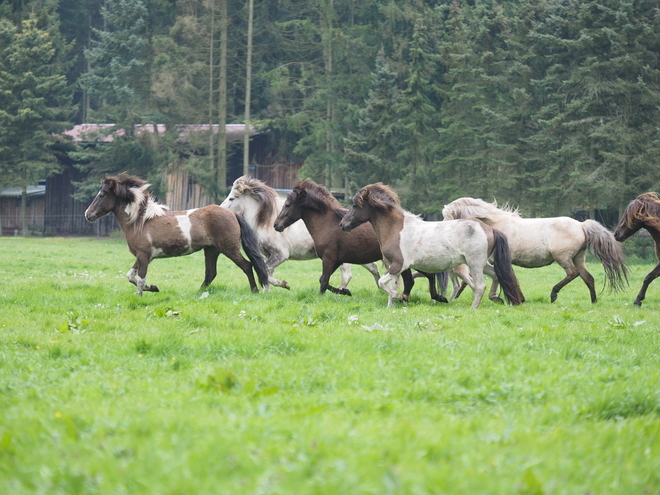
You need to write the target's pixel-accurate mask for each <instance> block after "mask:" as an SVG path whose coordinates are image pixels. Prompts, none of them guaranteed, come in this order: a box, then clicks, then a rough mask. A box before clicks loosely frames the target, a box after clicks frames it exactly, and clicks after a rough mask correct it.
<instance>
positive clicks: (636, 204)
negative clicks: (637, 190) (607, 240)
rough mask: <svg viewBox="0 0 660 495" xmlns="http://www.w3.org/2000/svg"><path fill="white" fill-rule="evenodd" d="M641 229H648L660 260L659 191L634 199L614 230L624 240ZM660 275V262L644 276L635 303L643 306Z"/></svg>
mask: <svg viewBox="0 0 660 495" xmlns="http://www.w3.org/2000/svg"><path fill="white" fill-rule="evenodd" d="M639 229H646V230H647V231H648V233H649V234H651V237H652V238H653V241H654V242H655V256H656V257H657V258H658V260H660V198H658V193H655V192H647V193H643V194H640V195H639V196H637V197H636V198H635V199H633V200H632V201H631V202H630V204H629V205H628V207H627V208H626V211H625V212H624V213H623V215H622V216H621V220H619V224H618V225H617V226H616V229H615V230H614V238H615V239H616V240H617V241H619V242H623V241H625V240H626V239H628V238H629V237H630V236H631V235H633V234H634V233H635V232H637V231H638V230H639ZM659 276H660V262H659V263H658V264H657V265H656V266H655V268H654V269H653V270H651V272H650V273H649V274H648V275H647V276H646V277H644V282H643V283H642V288H641V289H640V291H639V294H637V298H636V299H635V302H634V303H633V304H634V305H635V306H641V305H642V301H643V300H644V298H645V297H646V290H647V289H648V288H649V285H651V282H653V281H654V280H655V279H656V278H658V277H659Z"/></svg>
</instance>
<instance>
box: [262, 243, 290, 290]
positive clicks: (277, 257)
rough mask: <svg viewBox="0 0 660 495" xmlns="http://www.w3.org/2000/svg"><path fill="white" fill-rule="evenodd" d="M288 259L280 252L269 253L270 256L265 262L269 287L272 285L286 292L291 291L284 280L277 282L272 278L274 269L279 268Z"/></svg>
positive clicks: (286, 255)
mask: <svg viewBox="0 0 660 495" xmlns="http://www.w3.org/2000/svg"><path fill="white" fill-rule="evenodd" d="M288 259H289V256H288V254H285V253H283V252H282V251H271V253H270V256H269V257H268V259H267V260H266V268H268V283H269V284H270V285H274V286H275V287H282V288H283V289H287V290H290V289H291V286H290V285H289V283H288V282H287V281H286V280H278V279H276V278H275V277H273V273H274V272H275V268H277V267H278V266H280V265H281V264H282V263H284V262H285V261H286V260H288Z"/></svg>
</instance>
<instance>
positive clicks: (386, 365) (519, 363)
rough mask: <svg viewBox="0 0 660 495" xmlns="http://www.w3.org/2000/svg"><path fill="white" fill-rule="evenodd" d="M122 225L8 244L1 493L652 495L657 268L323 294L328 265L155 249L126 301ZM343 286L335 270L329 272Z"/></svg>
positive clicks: (656, 480)
mask: <svg viewBox="0 0 660 495" xmlns="http://www.w3.org/2000/svg"><path fill="white" fill-rule="evenodd" d="M132 263H133V258H132V256H131V255H130V253H129V252H128V249H127V248H126V245H125V243H124V241H123V240H122V239H90V238H72V239H61V238H43V239H22V238H0V281H1V286H0V307H1V308H2V311H1V313H0V326H1V332H2V334H1V338H0V493H3V494H4V493H6V494H19V495H20V494H48V495H52V494H94V493H100V494H181V495H183V494H339V493H344V494H379V495H380V494H507V495H509V494H534V495H537V494H599V495H603V494H659V493H660V353H659V344H660V333H659V330H660V312H659V310H660V281H659V282H657V284H658V285H651V288H650V289H649V293H648V296H647V300H646V301H645V302H644V305H643V306H642V307H641V308H636V307H634V306H633V305H632V301H633V300H634V298H635V295H636V294H637V291H638V290H639V287H640V285H641V281H642V279H643V278H644V276H645V275H646V273H648V271H650V269H651V267H652V265H650V264H648V263H647V264H635V265H631V266H630V277H629V278H630V289H629V290H627V291H626V292H622V293H615V294H610V293H608V292H603V293H600V291H601V289H602V287H603V280H604V274H603V270H602V267H600V265H598V264H597V263H594V262H592V263H590V264H589V269H590V271H591V272H592V273H593V275H594V276H595V278H596V283H597V289H598V291H599V301H598V303H596V304H593V305H592V304H591V303H590V302H589V295H588V291H587V289H586V287H585V286H584V284H583V283H582V282H581V281H580V280H576V281H574V282H573V283H571V284H569V285H568V286H567V287H566V288H564V289H563V290H562V292H561V293H560V294H559V297H558V300H557V302H556V303H554V304H551V303H550V301H549V294H550V290H551V288H552V286H553V285H554V284H555V283H556V282H557V281H559V280H560V279H561V278H562V277H563V276H564V275H563V270H561V268H559V267H558V266H556V265H553V266H550V267H546V268H540V269H535V270H524V269H520V268H516V273H517V274H518V277H519V279H520V284H521V287H522V289H523V291H524V293H525V296H526V298H527V302H526V303H525V304H523V305H522V306H518V307H510V306H503V305H497V304H494V303H492V302H490V301H488V300H487V299H484V301H483V303H482V305H481V307H480V308H479V309H476V310H473V309H471V308H470V302H471V292H470V291H469V289H468V290H466V292H465V294H463V296H461V298H460V299H458V300H457V301H454V302H452V303H450V304H437V303H433V302H432V301H431V300H430V298H429V296H428V291H427V287H426V282H425V281H422V280H419V281H418V283H417V285H416V286H415V289H414V290H413V297H412V300H411V302H410V303H408V304H405V305H403V304H401V305H398V306H396V307H395V308H391V309H388V308H387V307H386V302H387V297H386V295H385V293H384V292H382V291H379V290H378V289H377V288H376V286H375V284H374V281H373V278H372V277H371V275H370V274H369V273H367V271H366V270H364V269H362V268H361V267H354V269H353V280H352V282H351V283H350V285H349V288H350V289H351V291H352V293H353V296H352V297H342V296H337V295H334V294H331V293H327V294H325V295H323V296H321V295H319V294H318V277H319V275H320V262H319V261H318V260H315V261H308V262H287V263H285V264H284V265H282V266H281V267H280V268H278V270H277V271H276V275H277V276H278V277H279V278H284V279H286V280H287V281H288V282H289V283H290V284H291V290H290V291H286V290H283V289H279V288H273V289H271V291H270V292H269V293H259V294H252V293H250V291H249V287H248V284H247V280H246V278H245V277H244V275H243V273H242V272H241V271H240V270H239V269H238V268H237V267H236V266H234V265H233V264H231V263H230V262H228V260H226V258H221V260H220V263H219V276H218V278H217V279H216V281H215V282H214V283H213V284H212V285H211V286H210V287H209V288H208V290H207V291H205V292H203V293H201V294H198V288H199V285H200V284H201V281H202V279H203V273H204V268H203V264H204V262H203V256H202V255H201V254H199V253H197V254H194V255H191V256H188V257H183V258H177V259H170V260H156V261H155V262H153V263H152V264H151V265H150V269H149V275H148V282H149V283H153V284H156V285H158V286H159V288H160V290H161V292H159V293H155V294H154V293H145V294H144V296H143V297H138V296H136V295H135V287H134V286H132V285H130V284H129V283H128V282H127V280H126V272H127V271H128V269H129V268H130V266H131V265H132ZM337 280H338V274H335V276H334V277H333V281H334V282H336V281H337Z"/></svg>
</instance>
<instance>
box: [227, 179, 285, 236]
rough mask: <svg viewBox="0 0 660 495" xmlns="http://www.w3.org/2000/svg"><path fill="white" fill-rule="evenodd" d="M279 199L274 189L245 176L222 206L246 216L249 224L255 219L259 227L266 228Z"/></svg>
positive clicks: (237, 181)
mask: <svg viewBox="0 0 660 495" xmlns="http://www.w3.org/2000/svg"><path fill="white" fill-rule="evenodd" d="M277 198H278V195H277V192H276V191H275V190H274V189H273V188H271V187H268V186H267V185H266V184H265V183H263V182H262V181H260V180H258V179H253V178H252V177H249V176H247V175H244V176H242V177H239V178H238V179H236V180H235V181H234V184H233V185H232V188H231V191H229V194H228V195H227V197H226V198H225V200H224V201H223V202H222V204H221V205H220V206H223V207H225V208H228V209H230V210H231V211H233V212H235V213H238V214H239V215H242V216H244V217H245V218H246V219H247V220H248V222H249V221H251V220H249V219H252V218H255V220H256V223H257V225H259V226H265V225H266V224H267V223H268V221H269V220H270V219H271V218H272V216H273V215H274V213H275V209H276V206H277V205H276V201H277Z"/></svg>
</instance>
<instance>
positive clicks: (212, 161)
mask: <svg viewBox="0 0 660 495" xmlns="http://www.w3.org/2000/svg"><path fill="white" fill-rule="evenodd" d="M208 9H209V13H210V14H211V39H210V41H209V130H210V132H209V162H210V164H211V170H212V171H214V170H215V159H214V156H213V155H214V152H215V142H214V137H215V136H214V132H213V88H214V86H215V85H214V84H213V73H214V71H215V64H214V60H213V45H214V44H215V2H214V0H209V5H208Z"/></svg>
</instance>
